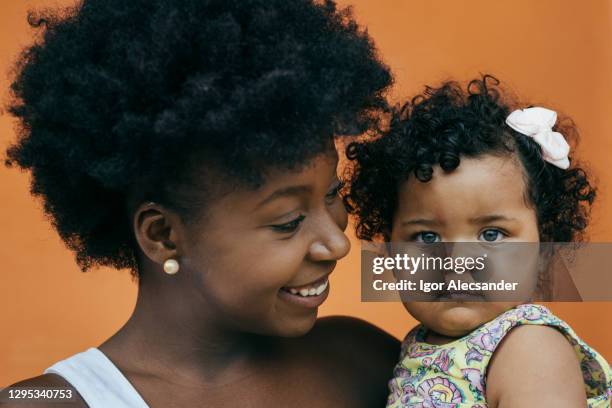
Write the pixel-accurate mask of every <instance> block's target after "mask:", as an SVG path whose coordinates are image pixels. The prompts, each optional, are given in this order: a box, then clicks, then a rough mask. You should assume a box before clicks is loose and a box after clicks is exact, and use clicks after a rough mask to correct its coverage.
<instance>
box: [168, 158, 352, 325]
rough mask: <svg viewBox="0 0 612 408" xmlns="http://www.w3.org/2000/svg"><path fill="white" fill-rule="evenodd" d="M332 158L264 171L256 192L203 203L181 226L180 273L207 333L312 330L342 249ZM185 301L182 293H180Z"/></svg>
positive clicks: (345, 247) (341, 212) (342, 221)
mask: <svg viewBox="0 0 612 408" xmlns="http://www.w3.org/2000/svg"><path fill="white" fill-rule="evenodd" d="M337 161H338V158H337V154H336V152H335V150H334V151H333V153H331V152H330V153H326V154H322V155H320V156H318V157H316V158H315V159H313V160H312V161H311V162H310V163H309V164H308V165H307V166H306V167H304V168H302V169H300V170H296V171H271V172H269V173H268V174H267V176H266V181H265V183H264V184H263V185H262V186H261V187H260V188H258V189H256V190H252V189H246V188H244V189H237V190H234V191H232V192H231V193H229V194H226V195H225V196H223V197H222V198H220V199H217V200H214V198H213V200H211V201H214V202H212V203H211V204H210V205H209V206H208V207H207V208H206V216H205V217H204V219H202V220H201V221H199V222H196V223H195V224H194V225H186V226H185V236H184V244H183V245H182V248H183V253H182V254H179V262H180V266H181V270H180V272H179V273H178V274H177V275H175V276H173V278H179V277H180V276H181V275H182V276H183V278H184V279H185V277H187V278H186V279H188V282H186V286H187V287H188V288H189V289H187V291H192V292H194V293H190V294H189V296H194V297H195V298H198V301H196V303H195V304H196V305H197V307H201V308H202V314H203V315H205V316H206V318H207V320H208V321H212V322H213V325H215V327H219V328H220V329H223V330H234V331H240V332H250V333H257V334H265V335H278V336H299V335H302V334H305V333H306V332H308V331H309V330H310V329H311V328H312V326H313V325H314V322H315V319H316V316H317V308H318V307H319V305H321V304H322V303H323V301H325V299H326V297H327V295H328V292H329V283H328V276H329V274H330V273H331V272H332V271H333V269H334V267H335V266H336V261H337V260H338V259H340V258H342V257H344V256H345V255H346V254H347V253H348V251H349V247H350V244H349V241H348V239H347V237H346V236H345V235H344V233H343V231H344V229H345V228H346V224H347V214H346V212H345V209H344V206H343V204H342V201H341V199H340V198H339V196H338V190H339V188H340V182H339V180H338V178H337V176H336V165H337ZM186 296H187V294H186Z"/></svg>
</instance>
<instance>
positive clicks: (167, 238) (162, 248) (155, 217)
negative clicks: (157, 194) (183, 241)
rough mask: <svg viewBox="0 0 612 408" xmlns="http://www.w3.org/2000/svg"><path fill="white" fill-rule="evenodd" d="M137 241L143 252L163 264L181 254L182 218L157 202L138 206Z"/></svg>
mask: <svg viewBox="0 0 612 408" xmlns="http://www.w3.org/2000/svg"><path fill="white" fill-rule="evenodd" d="M133 228H134V236H135V238H136V242H137V243H138V246H139V247H140V250H141V251H142V253H143V254H144V255H145V256H146V257H147V258H149V259H150V260H152V261H153V262H155V263H158V264H163V263H164V262H165V261H166V260H168V259H176V258H177V256H178V255H179V254H178V252H179V246H180V245H179V236H180V230H181V228H182V223H181V220H180V218H179V217H178V215H177V214H175V213H174V212H172V211H170V210H168V209H166V208H164V207H163V206H161V205H159V204H157V203H152V202H149V203H145V204H141V205H140V206H138V208H137V209H136V211H135V212H134V215H133Z"/></svg>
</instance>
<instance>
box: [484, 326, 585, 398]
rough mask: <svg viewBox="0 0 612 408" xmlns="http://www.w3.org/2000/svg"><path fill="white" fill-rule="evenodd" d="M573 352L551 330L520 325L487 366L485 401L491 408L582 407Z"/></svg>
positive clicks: (581, 388) (581, 385) (581, 382)
mask: <svg viewBox="0 0 612 408" xmlns="http://www.w3.org/2000/svg"><path fill="white" fill-rule="evenodd" d="M586 399H587V397H586V393H585V387H584V380H583V378H582V373H581V371H580V365H579V362H578V358H577V356H576V352H575V351H574V349H573V348H572V346H571V345H570V343H569V342H568V341H567V339H566V338H565V336H563V334H561V333H560V332H559V331H557V330H556V329H554V328H552V327H547V326H535V325H534V326H520V327H518V328H516V329H514V330H512V331H511V332H510V333H509V334H508V335H507V336H506V337H505V338H504V340H503V341H502V343H501V344H500V345H499V347H498V348H497V351H496V352H495V354H494V355H493V358H492V359H491V363H490V364H489V371H488V376H487V401H489V404H490V406H491V407H492V408H517V407H521V408H522V407H539V408H547V407H551V408H552V407H555V408H565V407H568V408H578V407H586V406H587V405H586Z"/></svg>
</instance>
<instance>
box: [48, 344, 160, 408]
mask: <svg viewBox="0 0 612 408" xmlns="http://www.w3.org/2000/svg"><path fill="white" fill-rule="evenodd" d="M45 374H57V375H60V376H61V377H63V378H64V379H65V380H66V381H68V382H69V383H70V384H71V385H72V386H73V387H74V388H75V389H76V390H77V391H78V393H79V394H80V395H81V397H83V399H84V400H85V402H86V403H87V405H88V406H89V407H90V408H148V407H149V406H148V405H147V403H146V402H144V400H143V399H142V397H141V396H140V394H138V391H136V389H135V388H134V387H133V386H132V384H130V382H129V381H128V380H127V378H125V376H124V375H123V374H122V373H121V371H119V369H118V368H117V367H116V366H115V365H114V364H113V362H112V361H110V360H109V359H108V357H106V355H104V353H102V352H101V351H100V350H98V349H97V348H90V349H89V350H87V351H84V352H82V353H78V354H75V355H74V356H72V357H68V358H67V359H65V360H62V361H59V362H57V363H55V364H53V365H52V366H51V367H49V368H47V369H46V370H45Z"/></svg>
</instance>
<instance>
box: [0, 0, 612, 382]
mask: <svg viewBox="0 0 612 408" xmlns="http://www.w3.org/2000/svg"><path fill="white" fill-rule="evenodd" d="M71 3H72V1H65V0H63V1H57V2H53V1H48V0H46V1H43V0H36V1H34V0H28V1H23V0H13V1H12V3H9V2H8V1H3V2H2V4H1V5H0V72H2V77H0V88H1V89H2V99H3V101H6V98H7V93H6V89H7V86H8V80H7V77H8V74H9V69H10V67H11V63H12V61H14V60H15V58H16V56H17V53H18V51H19V50H20V49H21V48H22V47H23V46H25V45H26V44H28V43H29V41H30V39H31V36H32V34H33V33H32V31H31V30H30V29H29V28H28V26H27V24H26V10H27V9H28V8H31V7H39V6H55V5H62V4H63V5H66V4H71ZM348 3H350V4H353V5H354V9H355V13H356V16H357V18H358V20H359V21H360V22H361V23H363V24H365V25H367V26H368V29H369V32H370V33H371V34H372V36H373V37H374V39H375V40H376V42H377V44H378V47H379V49H380V51H381V54H382V56H383V57H384V59H385V60H386V61H387V62H388V63H389V64H390V65H391V67H392V69H393V71H394V73H395V76H396V86H395V89H394V92H393V97H394V98H395V99H397V98H401V97H402V96H409V95H411V94H412V93H414V92H415V91H418V90H419V89H420V88H421V86H422V85H423V84H425V83H433V84H435V83H437V82H438V81H440V80H442V79H446V78H450V77H455V78H458V79H462V80H465V79H469V78H473V77H474V76H475V75H477V74H478V73H479V72H487V73H494V74H495V75H496V76H498V77H499V78H500V79H502V80H503V81H504V83H505V84H506V86H509V87H510V88H512V89H514V90H515V91H516V92H517V93H518V94H519V96H522V97H523V98H524V99H526V100H529V101H532V102H536V103H541V104H544V105H545V106H549V107H552V108H554V109H557V110H559V111H563V112H565V113H568V114H571V116H572V117H573V118H574V119H575V121H576V122H577V124H578V126H579V128H580V130H581V133H582V145H581V148H580V150H579V153H580V155H579V157H580V158H582V159H584V160H587V161H588V162H589V163H590V167H591V169H592V170H593V171H594V173H595V174H596V175H597V176H598V183H599V186H600V195H599V202H598V205H597V207H596V210H595V214H594V218H593V222H592V227H591V229H590V232H591V239H592V241H612V211H609V210H610V208H611V206H610V200H611V199H612V196H611V194H612V193H611V192H610V186H611V185H612V168H610V167H609V166H610V160H609V159H608V155H609V154H610V152H612V138H611V137H610V136H611V135H612V46H611V45H612V0H593V1H583V2H578V1H575V0H563V1H562V0H537V1H534V0H499V1H490V0H470V1H460V2H459V1H455V0H437V1H428V0H411V1H409V0H376V1H374V0H349V1H344V0H343V1H342V4H348ZM13 138H14V130H13V122H12V121H11V119H10V118H9V117H8V116H7V115H5V114H4V115H2V116H0V149H2V152H4V149H5V148H6V146H7V145H8V143H9V141H10V140H12V139H13ZM2 154H3V153H2ZM0 186H1V188H0V203H1V206H2V207H1V210H2V211H0V226H1V230H0V231H1V233H2V234H3V235H2V236H3V239H2V244H0V262H1V265H2V271H1V272H0V273H1V278H0V279H1V280H0V387H1V386H4V385H7V384H9V383H11V382H14V381H16V380H18V379H21V378H25V377H29V376H34V375H37V374H39V373H41V372H42V370H43V369H44V368H46V367H47V366H49V365H50V364H51V363H53V362H54V361H56V360H58V359H62V358H65V357H67V356H69V355H70V354H73V353H75V352H77V351H81V350H83V349H85V348H86V347H90V346H95V345H97V344H99V343H100V342H102V341H103V340H104V339H106V338H107V337H109V336H110V335H111V334H113V333H114V332H115V330H117V329H118V328H119V327H120V326H121V325H122V324H123V322H124V321H125V320H126V319H127V318H128V317H129V315H130V313H131V310H132V307H133V305H134V300H135V295H136V286H135V285H134V283H133V282H132V281H131V279H130V277H129V274H128V273H127V272H124V271H123V272H121V271H114V270H106V269H104V270H95V271H91V272H89V273H86V274H83V273H80V272H79V270H78V269H77V267H76V266H75V263H74V261H73V256H72V254H71V253H70V252H68V251H67V250H66V249H65V248H64V246H63V244H62V243H61V242H60V240H59V238H58V237H57V236H56V234H55V233H54V232H53V231H52V230H51V228H50V226H49V224H48V222H47V221H46V220H45V219H44V217H43V215H42V212H41V210H40V203H38V202H36V201H35V200H33V199H32V198H31V196H30V195H29V193H28V176H27V175H25V174H20V173H19V172H18V171H16V170H9V169H6V168H4V167H2V168H0ZM606 209H608V211H606ZM353 244H354V245H353V250H352V251H351V253H350V255H349V256H348V257H347V258H346V259H344V260H343V261H341V262H340V263H339V266H338V268H337V270H336V272H335V274H334V275H333V279H332V286H333V290H332V293H331V296H330V298H329V300H328V301H327V302H326V303H325V305H324V306H323V307H322V311H321V312H322V315H329V314H346V315H353V316H359V317H361V318H363V319H366V320H368V321H370V322H372V323H374V324H377V325H379V326H381V327H383V328H384V329H386V330H388V331H389V332H391V333H393V334H394V335H396V336H398V337H401V336H402V335H403V334H404V333H406V331H407V330H408V329H409V328H410V327H412V326H413V325H414V324H415V322H414V320H412V319H411V318H410V317H409V316H408V315H407V314H406V313H405V312H404V310H403V308H402V306H401V304H399V303H398V304H393V303H361V302H360V299H359V296H360V292H359V282H360V279H359V244H358V243H357V242H356V241H355V240H353ZM552 309H553V310H554V311H555V312H556V313H557V314H558V315H560V317H562V318H564V319H565V320H567V321H568V322H569V323H570V325H572V326H573V327H574V329H575V330H576V331H577V332H578V333H579V334H580V335H581V336H582V337H583V338H584V339H585V340H586V341H587V342H588V343H590V344H591V345H592V346H593V347H595V348H596V349H597V350H599V351H600V352H602V353H603V355H604V356H605V357H606V358H607V359H608V361H612V342H610V341H609V339H610V338H612V302H609V303H584V304H577V303H567V304H554V305H552Z"/></svg>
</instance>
